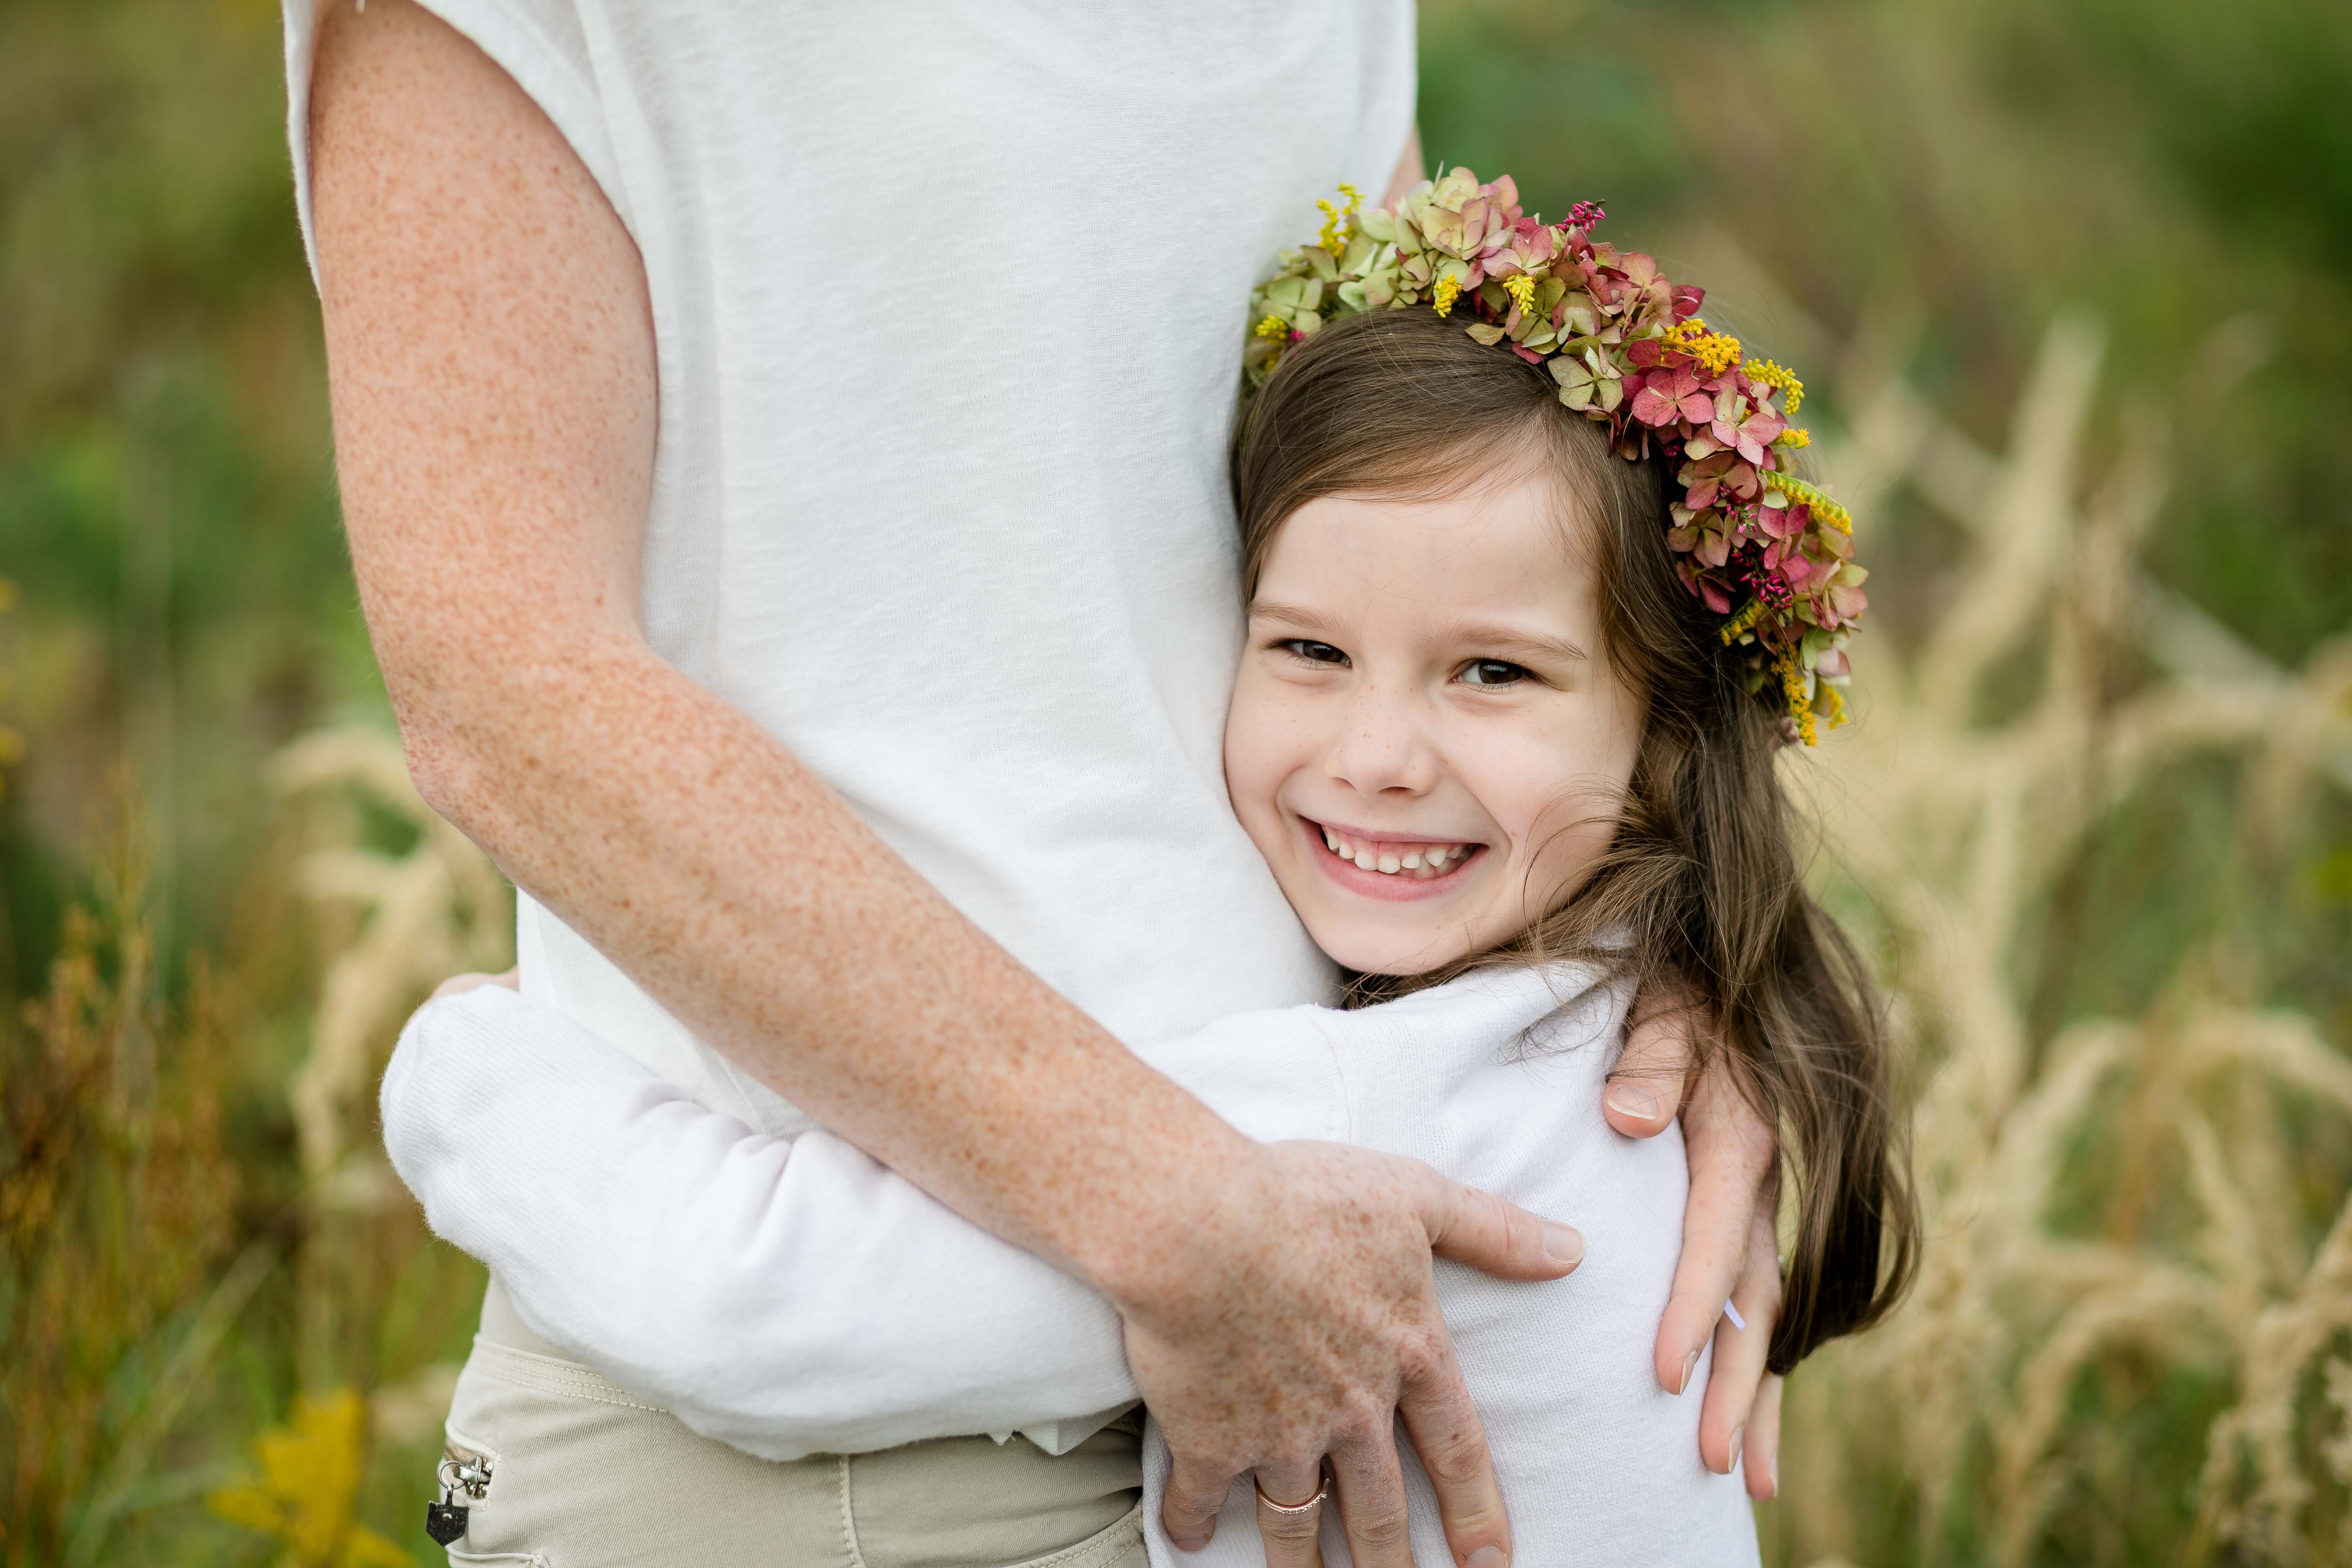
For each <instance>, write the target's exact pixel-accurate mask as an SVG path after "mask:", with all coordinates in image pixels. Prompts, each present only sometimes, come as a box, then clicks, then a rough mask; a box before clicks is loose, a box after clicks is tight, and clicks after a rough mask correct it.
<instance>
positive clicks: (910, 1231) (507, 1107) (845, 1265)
mask: <svg viewBox="0 0 2352 1568" xmlns="http://www.w3.org/2000/svg"><path fill="white" fill-rule="evenodd" d="M1316 1012H1317V1010H1316V1009H1312V1008H1298V1009H1292V1010H1290V1011H1287V1012H1271V1013H1253V1014H1244V1015H1240V1016H1235V1017H1233V1018H1228V1019H1224V1020H1222V1021H1220V1022H1219V1023H1217V1024H1215V1025H1213V1026H1210V1027H1209V1028H1207V1029H1205V1030H1202V1031H1201V1032H1200V1033H1199V1034H1196V1035H1191V1036H1186V1037H1181V1038H1179V1039H1176V1040H1171V1041H1168V1042H1165V1043H1163V1044H1160V1045H1159V1046H1156V1047H1148V1048H1145V1049H1144V1050H1142V1051H1141V1052H1140V1054H1141V1055H1142V1056H1143V1058H1144V1059H1145V1060H1147V1061H1148V1062H1150V1064H1151V1065H1153V1066H1154V1067H1156V1068H1159V1069H1160V1070H1161V1071H1163V1072H1166V1073H1168V1074H1169V1076H1170V1077H1171V1078H1173V1079H1176V1081H1178V1082H1179V1083H1181V1084H1182V1085H1184V1086H1185V1087H1186V1088H1187V1089H1191V1090H1192V1092H1194V1093H1195V1094H1198V1095H1200V1096H1201V1097H1202V1099H1203V1100H1205V1101H1207V1103H1208V1104H1209V1105H1210V1106H1211V1107H1212V1109H1213V1110H1216V1111H1217V1112H1218V1113H1219V1114H1220V1115H1222V1116H1223V1117H1224V1118H1225V1119H1226V1120H1227V1121H1231V1122H1233V1123H1234V1125H1235V1126H1237V1127H1238V1128H1240V1129H1241V1131H1244V1132H1245V1133H1247V1134H1249V1135H1250V1136H1252V1137H1254V1138H1258V1139H1262V1140H1276V1139H1282V1138H1323V1139H1341V1138H1344V1137H1345V1136H1346V1134H1347V1131H1348V1127H1347V1113H1346V1110H1345V1108H1344V1104H1343V1096H1342V1092H1341V1089H1340V1085H1339V1079H1338V1075H1337V1071H1336V1067H1335V1064H1334V1061H1333V1058H1332V1055H1331V1049H1330V1045H1329V1043H1328V1037H1327V1036H1326V1035H1325V1034H1324V1033H1323V1032H1322V1031H1321V1030H1320V1029H1319V1028H1318V1026H1317V1025H1316V1023H1315V1017H1314V1016H1315V1014H1316ZM383 1130H384V1143H385V1146H386V1148H387V1150H388V1151H389V1152H390V1153H391V1156H392V1161H393V1164H394V1167H395V1168H396V1169H397V1170H398V1171H399V1173H400V1175H401V1178H402V1179H403V1180H404V1181H405V1182H406V1183H407V1184H408V1186H409V1189H410V1190H411V1191H412V1192H414V1193H415V1194H416V1196H417V1197H418V1199H419V1200H420V1201H421V1202H422V1203H423V1205H424V1206H425V1217H426V1219H427V1221H428V1222H429V1223H430V1224H431V1226H432V1227H433V1229H434V1231H435V1232H436V1234H438V1235H440V1236H442V1237H445V1238H446V1239H447V1240H448V1241H450V1242H452V1243H453V1244H455V1245H456V1246H457V1247H461V1248H463V1249H464V1250H465V1251H467V1252H469V1253H471V1254H473V1255H474V1256H475V1257H476V1258H480V1259H481V1260H482V1261H483V1262H484V1263H485V1264H487V1265H488V1267H489V1268H490V1270H491V1271H492V1272H493V1273H494V1274H496V1275H497V1276H498V1278H499V1280H500V1281H501V1283H503V1284H504V1286H505V1287H506V1289H507V1291H508V1293H509V1295H510V1296H511V1297H512V1298H513V1300H514V1303H515V1307H516V1310H518V1311H519V1312H520V1315H521V1316H522V1319H523V1321H525V1322H526V1323H528V1324H530V1327H531V1328H532V1329H533V1330H534V1331H536V1332H538V1333H540V1334H541V1336H542V1337H544V1338H545V1339H547V1340H548V1341H549V1342H551V1343H552V1344H554V1345H556V1346H557V1347H558V1348H559V1349H562V1350H563V1351H564V1352H567V1353H569V1354H572V1355H575V1356H577V1357H578V1358H579V1359H581V1360H582V1361H583V1362H586V1363H590V1364H591V1365H593V1366H594V1367H596V1369H597V1370H598V1371H600V1372H602V1373H604V1374H605V1375H606V1376H608V1377H610V1378H611V1379H613V1381H614V1382H615V1383H618V1384H621V1385H622V1386H624V1387H625V1388H627V1389H629V1390H631V1391H632V1392H633V1393H635V1394H639V1395H641V1396H643V1397H646V1398H647V1399H649V1400H651V1401H653V1402H654V1403H656V1404H658V1405H661V1406H662V1407H663V1408H665V1409H667V1410H669V1411H671V1412H672V1413H673V1414H675V1415H677V1417H678V1418H679V1419H680V1420H682V1421H684V1422H685V1423H686V1424H687V1425H688V1426H690V1427H692V1428H694V1429H695V1430H696V1431H698V1432H700V1433H703V1434H704V1435H706V1436H711V1437H715V1438H718V1439H720V1440H722V1441H724V1442H727V1443H730V1444H732V1445H734V1446H735V1447H739V1448H742V1449H745V1450H747V1451H749V1452H751V1453H753V1454H757V1455H760V1456H761V1457H762V1458H772V1459H786V1458H799V1457H801V1456H803V1455H805V1454H811V1453H854V1452H864V1451H869V1450H873V1449H877V1448H884V1447H893V1446H896V1445H898V1444H901V1443H908V1442H913V1441H916V1440H918V1439H920V1438H925V1437H939V1436H957V1435H962V1434H969V1433H974V1432H1003V1431H1018V1430H1028V1431H1036V1430H1040V1429H1045V1430H1046V1431H1047V1432H1048V1434H1049V1435H1050V1428H1051V1427H1052V1426H1053V1424H1054V1423H1056V1422H1059V1421H1065V1420H1069V1419H1072V1418H1075V1417H1079V1416H1083V1415H1088V1414H1091V1413H1096V1412H1101V1411H1106V1410H1108V1409H1111V1408H1113V1407H1116V1406H1118V1405H1124V1404H1126V1403H1128V1402H1129V1401H1132V1400H1133V1399H1134V1398H1135V1397H1136V1390H1135V1384H1134V1382H1133V1380H1132V1378H1130V1377H1129V1373H1128V1371H1127V1363H1126V1358H1125V1354H1124V1352H1123V1349H1122V1344H1121V1336H1120V1329H1119V1321H1118V1314H1117V1313H1116V1312H1115V1311H1114V1310H1112V1308H1111V1306H1110V1304H1109V1302H1108V1301H1107V1300H1105V1299H1104V1298H1102V1297H1101V1296H1099V1295H1097V1293H1096V1292H1095V1291H1093V1290H1092V1289H1088V1288H1087V1286H1085V1285H1083V1284H1081V1283H1080V1282H1079V1281H1078V1280H1076V1279H1074V1278H1072V1277H1070V1276H1069V1275H1066V1274H1064V1273H1062V1272H1061V1271H1059V1270H1058V1269H1056V1268H1054V1267H1053V1266H1052V1265H1051V1264H1048V1263H1046V1262H1045V1261H1044V1260H1043V1259H1042V1258H1037V1257H1035V1256H1034V1255H1033V1254H1031V1253H1028V1252H1024V1251H1023V1250H1022V1249H1021V1248H1019V1247H1014V1246H1013V1245H1011V1244H1010V1243H1007V1242H1004V1241H1002V1240H999V1239H998V1238H997V1237H993V1236H992V1235H990V1234H989V1233H987V1232H986V1231H983V1230H982V1229H980V1228H979V1227H978V1226H973V1225H971V1224H970V1223H968V1222H967V1221H965V1220H963V1219H961V1217H959V1216H958V1215H955V1214H954V1213H952V1212H951V1211H950V1210H949V1209H947V1208H946V1207H945V1206H943V1205H940V1204H939V1203H937V1202H936V1201H934V1200H933V1199H931V1198H930V1197H929V1196H928V1195H926V1194H924V1193H923V1192H922V1191H921V1190H920V1189H919V1188H918V1187H916V1186H915V1185H914V1184H912V1183H909V1182H908V1181H906V1180H904V1179H903V1178H901V1177H899V1176H898V1175H897V1174H895V1173H892V1172H891V1171H889V1170H888V1169H887V1167H885V1166H883V1165H882V1164H880V1163H878V1162H877V1161H875V1160H873V1159H871V1158H870V1157H868V1156H867V1155H866V1154H865V1153H863V1152H860V1151H859V1150H857V1149H856V1147H854V1146H853V1145H851V1144H849V1143H848V1142H845V1141H844V1140H842V1139H840V1138H837V1137H835V1136H834V1135H833V1134H831V1133H828V1132H823V1131H818V1132H811V1133H805V1134H803V1135H802V1136H801V1137H799V1138H797V1139H793V1140H784V1139H779V1138H774V1137H771V1136H768V1135H766V1134H764V1133H761V1132H758V1131H754V1130H752V1129H751V1128H749V1127H747V1126H745V1125H744V1124H743V1123H742V1122H740V1121H737V1120H736V1119H734V1118H733V1117H730V1116H728V1115H725V1114H723V1113H721V1112H718V1111H713V1110H706V1109H705V1108H703V1107H702V1106H701V1105H699V1104H698V1103H696V1102H695V1101H693V1100H689V1099H688V1098H687V1097H686V1095H685V1093H684V1092H683V1091H682V1090H680V1089H677V1088H675V1087H674V1086H671V1085H669V1084H667V1083H665V1082H664V1081H662V1080H661V1079H657V1078H656V1077H654V1076H653V1075H652V1074H650V1073H649V1072H647V1071H646V1069H645V1068H642V1067H640V1066H638V1065H637V1064H636V1063H635V1062H634V1061H632V1060H631V1059H630V1058H628V1057H626V1056H625V1055H624V1054H623V1053H622V1052H621V1051H620V1050H619V1049H618V1048H616V1047H614V1046H612V1045H611V1044H609V1043H608V1042H606V1041H605V1040H604V1039H603V1038H601V1037H598V1036H596V1035H595V1034H594V1033H593V1032H592V1031H590V1030H588V1029H586V1028H584V1027H583V1026H580V1025H578V1024H577V1023H574V1022H572V1020H571V1019H569V1018H567V1017H565V1016H563V1015H562V1014H560V1013H558V1012H556V1011H555V1010H553V1009H552V1008H549V1007H547V1006H544V1005H541V1004H538V1003H535V1002H531V1001H529V1000H527V999H525V998H524V997H522V996H520V995H518V994H515V993H513V992H510V991H507V990H504V989H502V988H499V987H484V988H482V989H479V990H476V991H472V992H468V993H466V994H462V995H458V996H453V997H448V998H445V999H443V1000H441V1001H439V1002H436V1003H433V1004H430V1005H427V1006H425V1008H423V1009H422V1010H420V1011H419V1012H418V1013H417V1015H416V1016H415V1018H413V1019H412V1020H411V1021H410V1023H409V1025H408V1027H407V1029H406V1030H405V1031H404V1033H403V1035H402V1037H401V1040H400V1045H399V1047H398V1048H397V1049H396V1050H395V1051H394V1056H393V1060H392V1063H391V1066H390V1068H388V1069H387V1070H386V1072H385V1075H384V1080H383ZM1046 1446H1047V1447H1056V1446H1058V1445H1056V1444H1055V1443H1054V1442H1052V1441H1050V1440H1049V1441H1047V1442H1046Z"/></svg>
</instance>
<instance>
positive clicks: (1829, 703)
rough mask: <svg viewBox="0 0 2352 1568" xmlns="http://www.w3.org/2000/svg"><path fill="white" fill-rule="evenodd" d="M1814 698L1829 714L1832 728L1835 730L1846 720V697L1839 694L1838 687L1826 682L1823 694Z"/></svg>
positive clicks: (1823, 685) (1824, 711)
mask: <svg viewBox="0 0 2352 1568" xmlns="http://www.w3.org/2000/svg"><path fill="white" fill-rule="evenodd" d="M1815 701H1816V703H1817V704H1818V705H1819V707H1820V708H1821V710H1822V712H1823V713H1826V714H1828V715H1829V721H1830V728H1831V729H1832V730H1834V729H1836V728H1837V727H1838V726H1839V725H1841V724H1843V723H1844V722H1845V699H1844V698H1843V697H1841V696H1839V695H1838V689H1837V688H1836V687H1834V686H1832V685H1829V684H1828V683H1827V682H1824V683H1823V684H1822V689H1821V695H1820V696H1819V697H1818V698H1816V699H1815Z"/></svg>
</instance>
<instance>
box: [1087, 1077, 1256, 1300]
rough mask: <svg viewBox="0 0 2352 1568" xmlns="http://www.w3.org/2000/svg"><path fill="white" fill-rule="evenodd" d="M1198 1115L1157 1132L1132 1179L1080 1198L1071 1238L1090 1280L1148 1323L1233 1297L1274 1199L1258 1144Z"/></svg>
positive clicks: (1206, 1114) (1207, 1115) (1205, 1113)
mask: <svg viewBox="0 0 2352 1568" xmlns="http://www.w3.org/2000/svg"><path fill="white" fill-rule="evenodd" d="M1187 1098H1188V1099H1189V1098H1190V1097H1189V1096H1188V1097H1187ZM1194 1103H1196V1104H1197V1102H1194ZM1199 1122H1200V1124H1199V1125H1198V1126H1195V1127H1191V1128H1184V1129H1181V1130H1178V1129H1166V1130H1163V1131H1162V1132H1161V1133H1160V1137H1158V1138H1156V1139H1155V1140H1154V1142H1155V1143H1157V1144H1159V1145H1160V1147H1158V1148H1155V1149H1152V1150H1150V1151H1149V1155H1150V1157H1149V1158H1147V1159H1145V1160H1143V1161H1140V1162H1139V1166H1140V1169H1139V1170H1138V1171H1137V1172H1136V1173H1135V1175H1134V1177H1133V1178H1132V1179H1131V1180H1129V1181H1128V1182H1125V1183H1122V1184H1120V1189H1119V1190H1118V1191H1117V1192H1115V1193H1112V1194H1108V1201H1107V1202H1105V1203H1102V1204H1099V1205H1087V1213H1086V1215H1084V1218H1083V1221H1082V1223H1081V1225H1080V1226H1078V1227H1077V1229H1076V1234H1074V1235H1073V1237H1071V1240H1070V1242H1069V1244H1068V1245H1069V1247H1070V1250H1071V1254H1072V1260H1073V1262H1074V1263H1075V1264H1076V1268H1077V1270H1078V1272H1079V1273H1080V1274H1081V1275H1082V1276H1083V1277H1084V1278H1085V1279H1087V1282H1088V1283H1089V1284H1091V1285H1093V1286H1094V1287H1095V1289H1098V1290H1100V1291H1101V1292H1102V1293H1103V1294H1104V1295H1106V1296H1108V1297H1109V1298H1110V1300H1111V1302H1112V1304H1113V1305H1114V1306H1116V1307H1118V1310H1119V1312H1120V1314H1121V1315H1122V1316H1124V1317H1126V1318H1128V1319H1129V1321H1134V1322H1138V1323H1141V1324H1144V1325H1146V1326H1148V1327H1155V1328H1156V1327H1169V1328H1172V1327H1174V1326H1175V1325H1176V1324H1178V1323H1180V1322H1182V1321H1198V1320H1199V1318H1200V1317H1201V1316H1202V1314H1204V1313H1207V1312H1211V1311H1213V1310H1216V1306H1217V1303H1218V1302H1220V1301H1222V1300H1230V1295H1231V1290H1232V1289H1233V1287H1234V1282H1235V1279H1236V1276H1237V1275H1238V1274H1239V1273H1240V1272H1241V1271H1242V1270H1244V1268H1247V1267H1248V1266H1249V1259H1250V1258H1251V1257H1252V1255H1253V1247H1254V1245H1255V1241H1256V1238H1257V1237H1258V1236H1259V1235H1260V1234H1261V1233H1262V1231H1263V1227H1264V1226H1265V1220H1266V1216H1267V1215H1268V1214H1269V1213H1270V1212H1271V1211H1272V1210H1273V1208H1274V1207H1275V1205H1276V1202H1277V1187H1278V1179H1277V1176H1276V1171H1275V1167H1274V1163H1273V1162H1272V1161H1271V1160H1270V1159H1268V1157H1267V1155H1266V1151H1265V1146H1264V1145H1262V1144H1260V1143H1258V1142H1255V1141H1253V1140H1251V1139H1249V1138H1245V1137H1244V1136H1243V1135H1242V1134H1241V1133H1239V1132H1237V1131H1234V1129H1233V1128H1231V1127H1230V1126H1228V1125H1226V1124H1225V1123H1224V1122H1223V1121H1220V1120H1218V1118H1217V1117H1216V1116H1215V1115H1214V1114H1213V1113H1212V1112H1210V1111H1208V1110H1206V1108H1205V1107H1203V1108H1202V1111H1201V1116H1200V1119H1199Z"/></svg>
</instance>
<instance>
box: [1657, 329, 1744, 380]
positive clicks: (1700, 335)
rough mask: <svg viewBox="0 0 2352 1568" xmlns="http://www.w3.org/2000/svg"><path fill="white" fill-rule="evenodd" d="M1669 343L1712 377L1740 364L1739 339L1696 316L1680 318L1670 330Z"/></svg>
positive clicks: (1668, 333) (1668, 334) (1667, 333)
mask: <svg viewBox="0 0 2352 1568" xmlns="http://www.w3.org/2000/svg"><path fill="white" fill-rule="evenodd" d="M1666 342H1667V343H1668V344H1669V345H1670V346H1672V347H1674V348H1677V349H1680V350H1681V351H1682V352H1683V353H1686V354H1688V355H1690V356H1691V357H1692V358H1693V359H1695V360H1696V361H1698V363H1700V364H1701V365H1702V366H1704V367H1705V368H1706V374H1709V375H1711V376H1712V375H1721V374H1723V373H1724V372H1725V371H1727V370H1729V369H1730V368H1731V367H1732V366H1733V365H1735V364H1738V363H1739V340H1738V338H1734V337H1727V336H1726V335H1724V334H1723V333H1721V332H1718V331H1715V330H1714V329H1713V328H1711V327H1709V326H1708V325H1707V324H1706V322H1705V321H1701V320H1699V319H1698V318H1697V317H1696V316H1691V317H1687V318H1685V319H1684V320H1683V321H1676V322H1675V324H1674V326H1673V327H1671V328H1670V329H1668V331H1667V332H1666Z"/></svg>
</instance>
